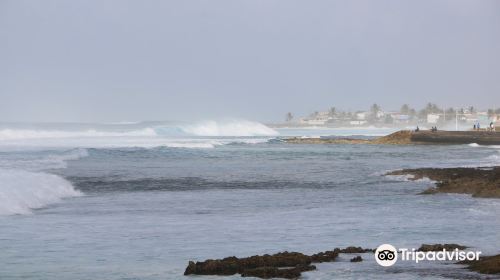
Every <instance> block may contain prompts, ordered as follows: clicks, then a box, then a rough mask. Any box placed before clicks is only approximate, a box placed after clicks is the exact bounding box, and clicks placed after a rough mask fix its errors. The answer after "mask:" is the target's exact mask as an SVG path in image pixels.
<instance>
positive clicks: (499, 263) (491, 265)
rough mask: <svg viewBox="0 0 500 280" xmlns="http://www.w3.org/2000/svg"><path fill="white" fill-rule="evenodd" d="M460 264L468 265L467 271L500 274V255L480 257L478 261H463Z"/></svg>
mask: <svg viewBox="0 0 500 280" xmlns="http://www.w3.org/2000/svg"><path fill="white" fill-rule="evenodd" d="M459 264H466V265H468V267H467V269H469V270H472V271H475V272H479V273H484V274H500V255H495V256H485V257H480V258H479V260H477V261H463V262H459Z"/></svg>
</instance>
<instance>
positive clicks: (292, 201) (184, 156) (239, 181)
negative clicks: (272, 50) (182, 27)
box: [0, 120, 500, 280]
mask: <svg viewBox="0 0 500 280" xmlns="http://www.w3.org/2000/svg"><path fill="white" fill-rule="evenodd" d="M392 131H393V129H391V128H382V129H376V128H373V127H371V128H370V127H369V128H357V129H351V128H305V129H304V128H300V129H298V128H279V129H273V128H270V127H268V126H266V125H264V124H261V123H257V122H252V121H246V120H225V121H212V120H205V121H200V122H192V123H188V122H178V123H175V122H118V123H101V124H0V225H1V228H2V230H0V263H2V264H5V265H3V266H1V265H0V279H16V280H17V279H36V280H39V279H42V280H49V279H62V280H66V279H68V280H69V279H83V280H85V279H89V280H90V279H96V278H103V279H112V280H114V279H116V280H118V279H131V278H132V279H146V280H159V279H184V276H183V270H184V268H185V266H186V264H187V262H188V261H189V260H204V259H208V258H223V257H227V256H233V255H236V256H242V257H243V256H250V255H255V254H260V255H261V254H265V253H276V252H279V251H283V250H289V251H300V252H304V253H315V252H319V251H324V250H328V249H332V248H334V247H346V246H351V245H356V246H362V247H368V248H370V247H377V246H378V245H380V244H382V243H390V244H393V245H395V246H397V247H415V246H419V245H420V244H422V243H431V242H432V243H438V242H439V243H458V244H464V245H469V246H471V247H474V248H477V249H479V250H482V251H483V253H484V254H485V255H486V254H495V253H498V252H497V248H499V247H500V244H499V242H500V241H499V240H498V232H500V221H499V220H498V212H499V211H500V203H499V202H498V201H496V200H491V199H477V198H472V197H470V196H467V195H453V194H442V195H433V196H419V195H416V194H417V193H419V192H421V191H422V190H425V189H426V188H428V187H429V186H430V185H431V184H433V182H432V181H430V180H418V181H408V178H407V177H387V176H384V175H383V174H385V172H386V171H389V170H395V169H400V168H418V167H456V166H491V165H498V164H500V157H499V156H500V152H499V151H500V149H498V147H495V146H482V145H474V144H472V145H449V146H441V145H428V146H412V145H407V146H393V145H291V144H287V143H284V142H283V141H282V138H283V137H288V136H292V137H310V136H315V137H323V136H332V135H333V136H349V137H363V138H370V137H374V136H376V135H382V134H387V133H390V132H392ZM394 209H397V211H394ZM478 228H480V229H481V230H480V231H478V230H477V229H478ZM363 258H364V259H365V260H364V261H363V262H362V263H359V264H356V265H353V264H351V263H350V262H349V258H346V259H343V258H340V259H339V261H338V262H334V263H330V264H321V265H319V266H318V270H317V271H315V272H307V273H304V278H305V279H338V278H347V279H366V278H370V279H387V277H388V275H389V276H391V275H392V276H394V277H396V278H398V279H419V280H421V279H443V278H449V279H457V278H464V277H468V278H471V279H481V276H478V275H476V274H468V273H467V272H465V271H464V270H462V269H459V268H457V266H456V265H453V264H449V265H446V266H443V265H442V264H429V263H424V264H422V265H420V264H419V266H418V267H414V266H405V265H404V264H403V265H401V266H397V267H395V268H394V269H393V270H388V271H385V270H381V269H380V268H379V267H378V265H377V264H376V263H375V261H374V260H373V259H372V258H369V257H368V256H363ZM388 273H392V274H388ZM436 275H438V276H436ZM196 278H200V279H239V278H240V277H239V276H238V277H236V278H235V277H232V278H231V277H228V278H226V277H224V278H219V277H202V276H200V277H196ZM389 278H391V277H389ZM185 279H189V278H185Z"/></svg>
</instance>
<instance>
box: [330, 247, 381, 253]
mask: <svg viewBox="0 0 500 280" xmlns="http://www.w3.org/2000/svg"><path fill="white" fill-rule="evenodd" d="M373 252H375V250H373V249H363V248H361V247H354V246H349V247H347V248H345V249H340V251H339V253H345V254H362V253H373Z"/></svg>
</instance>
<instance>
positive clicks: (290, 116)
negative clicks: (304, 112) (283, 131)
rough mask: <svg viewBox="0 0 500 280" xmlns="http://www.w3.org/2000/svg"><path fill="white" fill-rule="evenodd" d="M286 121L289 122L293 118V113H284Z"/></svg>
mask: <svg viewBox="0 0 500 280" xmlns="http://www.w3.org/2000/svg"><path fill="white" fill-rule="evenodd" d="M285 120H286V122H291V121H292V120H293V115H292V113H291V112H288V113H287V114H286V118H285Z"/></svg>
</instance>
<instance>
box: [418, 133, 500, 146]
mask: <svg viewBox="0 0 500 280" xmlns="http://www.w3.org/2000/svg"><path fill="white" fill-rule="evenodd" d="M411 141H412V142H420V143H429V144H470V143H477V144H480V145H500V132H499V131H444V130H443V131H434V132H432V131H429V130H421V131H419V132H413V133H412V134H411Z"/></svg>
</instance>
